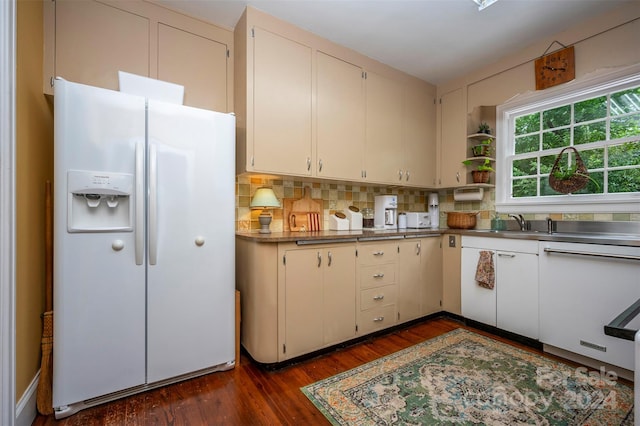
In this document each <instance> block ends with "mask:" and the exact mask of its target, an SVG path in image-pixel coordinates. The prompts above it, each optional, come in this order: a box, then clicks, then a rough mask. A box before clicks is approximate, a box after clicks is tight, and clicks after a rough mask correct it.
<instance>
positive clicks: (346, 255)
mask: <svg viewBox="0 0 640 426" xmlns="http://www.w3.org/2000/svg"><path fill="white" fill-rule="evenodd" d="M355 251H356V250H355V247H354V246H352V245H348V246H346V245H345V246H337V247H332V248H329V249H327V251H326V252H325V253H326V256H325V259H323V261H324V268H323V283H324V284H323V295H324V296H323V311H324V314H323V319H324V341H323V343H324V344H325V345H329V344H333V343H339V342H343V341H345V340H348V339H350V338H352V337H354V336H355V330H356V258H355Z"/></svg>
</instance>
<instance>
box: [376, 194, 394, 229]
mask: <svg viewBox="0 0 640 426" xmlns="http://www.w3.org/2000/svg"><path fill="white" fill-rule="evenodd" d="M374 201H375V205H374V207H375V212H374V217H373V219H374V223H373V225H374V228H378V229H397V228H398V222H397V217H398V196H397V195H376V197H375V199H374Z"/></svg>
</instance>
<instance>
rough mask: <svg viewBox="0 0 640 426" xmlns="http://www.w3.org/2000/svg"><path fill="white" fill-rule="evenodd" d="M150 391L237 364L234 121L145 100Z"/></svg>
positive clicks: (210, 113)
mask: <svg viewBox="0 0 640 426" xmlns="http://www.w3.org/2000/svg"><path fill="white" fill-rule="evenodd" d="M148 132H149V133H148V138H149V168H148V169H149V176H148V180H149V208H148V210H149V212H148V214H149V222H148V223H149V234H148V238H149V265H148V277H147V280H148V283H147V288H148V305H147V306H148V307H147V309H148V322H147V325H148V328H147V354H148V360H147V380H148V382H149V383H153V382H156V381H160V380H164V379H167V378H171V377H175V376H179V375H182V374H187V373H191V372H194V371H198V370H201V369H206V368H209V367H212V366H216V365H218V364H223V363H227V362H230V361H233V360H234V357H235V350H234V341H235V331H234V318H235V316H234V315H235V312H234V309H235V307H234V303H235V302H234V300H235V264H234V262H235V248H234V247H235V230H234V229H235V227H234V220H235V211H234V209H235V207H234V206H235V190H234V182H235V169H234V164H235V160H234V159H235V117H234V116H232V115H228V114H221V113H215V112H211V111H206V110H200V109H195V108H189V107H184V106H179V105H171V104H165V103H161V102H153V101H151V100H150V101H149V105H148Z"/></svg>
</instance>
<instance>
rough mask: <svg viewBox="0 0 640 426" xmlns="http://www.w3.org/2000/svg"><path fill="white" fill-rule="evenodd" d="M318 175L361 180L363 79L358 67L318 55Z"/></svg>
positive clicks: (363, 107)
mask: <svg viewBox="0 0 640 426" xmlns="http://www.w3.org/2000/svg"><path fill="white" fill-rule="evenodd" d="M316 75H317V91H316V117H317V126H316V134H317V136H316V141H317V142H316V143H317V145H316V152H317V155H316V162H315V168H316V175H317V176H318V177H325V178H337V179H350V180H356V181H357V180H361V179H362V178H363V176H362V173H363V166H364V164H363V153H364V143H365V141H364V111H365V97H364V79H363V70H362V68H361V67H359V66H357V65H353V64H351V63H349V62H346V61H343V60H341V59H338V58H335V57H333V56H331V55H327V54H325V53H323V52H320V51H318V52H316Z"/></svg>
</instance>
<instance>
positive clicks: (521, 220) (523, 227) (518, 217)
mask: <svg viewBox="0 0 640 426" xmlns="http://www.w3.org/2000/svg"><path fill="white" fill-rule="evenodd" d="M509 217H512V218H514V219H515V220H516V222H518V226H519V227H520V230H521V231H526V230H527V221H526V220H524V216H522V215H521V214H519V215H515V214H510V215H509Z"/></svg>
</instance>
